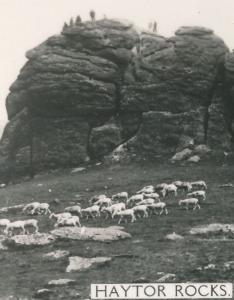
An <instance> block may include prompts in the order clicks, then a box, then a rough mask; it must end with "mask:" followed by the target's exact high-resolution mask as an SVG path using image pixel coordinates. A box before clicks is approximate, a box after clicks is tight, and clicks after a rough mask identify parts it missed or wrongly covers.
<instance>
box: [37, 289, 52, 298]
mask: <svg viewBox="0 0 234 300" xmlns="http://www.w3.org/2000/svg"><path fill="white" fill-rule="evenodd" d="M53 293H54V291H52V290H50V289H40V290H37V291H36V292H35V293H34V295H33V297H34V298H36V299H48V297H49V296H50V295H51V294H53Z"/></svg>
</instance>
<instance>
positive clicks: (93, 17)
mask: <svg viewBox="0 0 234 300" xmlns="http://www.w3.org/2000/svg"><path fill="white" fill-rule="evenodd" d="M89 15H90V18H91V21H92V22H93V23H94V22H95V19H96V16H95V15H96V14H95V11H94V10H93V9H92V10H90V13H89Z"/></svg>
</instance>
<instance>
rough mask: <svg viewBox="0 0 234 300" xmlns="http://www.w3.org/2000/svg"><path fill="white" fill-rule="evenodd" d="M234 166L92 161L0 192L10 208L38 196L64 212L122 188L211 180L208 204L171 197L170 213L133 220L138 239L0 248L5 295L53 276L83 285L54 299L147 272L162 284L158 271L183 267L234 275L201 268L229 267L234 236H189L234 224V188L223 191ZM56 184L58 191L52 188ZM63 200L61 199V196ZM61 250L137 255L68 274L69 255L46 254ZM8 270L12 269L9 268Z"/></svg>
mask: <svg viewBox="0 0 234 300" xmlns="http://www.w3.org/2000/svg"><path fill="white" fill-rule="evenodd" d="M233 174H234V167H224V166H223V167H221V166H212V165H197V166H180V167H178V166H174V165H163V164H153V163H151V164H149V163H145V164H132V165H125V166H120V165H114V166H111V167H103V166H92V167H90V168H88V169H86V170H85V171H83V172H80V173H75V174H71V173H70V170H66V171H58V172H54V173H51V174H47V175H38V176H37V177H36V178H35V179H33V180H31V181H28V182H24V183H21V184H16V185H11V186H8V187H7V188H4V189H1V190H0V201H1V203H0V206H1V207H4V206H8V205H14V204H20V203H28V202H31V201H32V198H33V199H34V200H35V201H39V202H44V201H46V202H48V203H51V206H52V210H53V211H56V212H58V211H62V210H63V208H64V207H66V206H68V205H70V204H71V203H72V202H76V201H79V202H80V203H81V204H82V206H88V203H87V200H88V199H89V198H90V197H91V196H93V195H94V194H99V193H100V194H101V193H102V194H103V193H106V194H107V195H112V194H114V193H116V192H120V191H128V192H129V193H133V192H135V191H136V190H138V189H140V188H141V187H142V186H144V185H149V184H154V185H155V184H157V183H161V182H170V181H174V180H189V181H192V180H200V179H201V180H205V181H206V182H207V184H208V190H207V200H206V201H205V202H204V203H202V204H201V210H200V211H198V210H196V211H189V212H186V211H185V210H183V209H181V208H180V207H179V206H178V199H179V198H180V197H178V199H175V198H167V199H166V202H167V204H168V210H169V214H168V215H167V216H160V217H159V216H151V217H150V218H148V219H138V220H137V222H136V223H132V224H126V225H124V226H125V229H126V231H127V232H129V233H130V234H131V235H132V239H130V240H125V241H118V242H112V243H99V242H85V241H57V242H56V243H54V244H52V245H50V246H44V247H41V248H30V249H21V250H19V249H11V250H8V251H1V250H0V262H1V270H2V272H1V273H0V295H1V297H2V298H0V299H4V297H5V296H9V295H17V296H22V297H23V296H25V297H28V299H31V298H32V295H33V293H34V292H35V291H36V290H37V289H40V288H43V287H45V285H46V283H47V282H48V281H49V280H52V279H59V278H71V279H75V280H76V281H77V285H75V286H73V287H72V288H71V287H69V288H68V287H67V288H54V289H53V290H54V291H55V294H53V295H52V296H51V299H77V297H76V296H75V294H76V293H77V292H78V293H80V295H81V299H85V298H88V295H89V288H90V283H98V282H100V283H101V282H102V283H103V282H104V283H107V282H109V283H120V282H121V283H124V282H126V283H129V282H133V281H135V280H136V279H137V278H139V277H145V279H146V280H149V281H151V282H154V281H155V280H156V279H157V278H159V277H160V276H159V275H158V274H157V273H158V272H165V273H175V274H176V276H177V281H183V282H186V281H189V280H192V281H197V282H199V281H200V282H211V281H216V282H220V281H223V280H224V281H228V282H232V281H233V280H234V273H233V272H223V271H222V270H221V268H220V271H217V270H216V271H212V270H206V271H202V272H198V271H196V270H195V269H196V268H197V267H199V266H205V265H207V264H210V263H213V264H215V265H217V266H222V265H223V263H224V262H226V261H231V260H234V253H233V244H234V240H233V242H217V241H200V240H198V239H197V238H195V237H192V236H190V235H189V233H188V231H189V229H190V228H191V227H192V226H196V225H200V224H207V223H215V222H223V223H232V222H233V211H234V189H233V188H226V189H221V188H219V187H218V186H219V185H220V184H223V183H228V182H233ZM49 189H51V192H49ZM55 198H58V199H59V200H60V202H59V203H55V202H53V200H54V199H55ZM0 217H1V218H5V217H7V218H9V219H11V220H16V219H24V218H25V215H22V214H20V213H18V214H15V215H14V214H1V216H0ZM37 218H38V220H39V226H40V231H41V232H47V231H49V230H51V229H52V228H53V222H51V221H50V220H48V217H45V216H40V217H37ZM81 222H82V225H85V226H108V225H112V224H116V223H117V221H116V220H115V221H112V220H108V221H104V220H102V219H96V220H92V221H91V220H89V221H86V220H83V219H82V220H81ZM174 231H175V232H176V233H178V234H181V235H184V236H185V237H186V238H185V239H184V240H182V241H177V242H169V241H165V240H164V239H163V238H164V236H165V235H166V234H168V233H172V232H174ZM56 249H65V250H69V251H70V254H71V256H76V255H78V256H84V257H94V256H114V255H116V254H130V255H132V256H129V257H119V258H115V259H113V260H112V261H111V262H110V263H109V264H108V265H105V266H104V267H99V268H92V269H90V270H87V271H83V272H74V273H65V269H66V267H67V265H68V259H62V260H61V261H57V262H48V261H45V260H43V258H42V255H43V254H44V253H48V252H51V251H54V250H56ZM3 270H4V271H3Z"/></svg>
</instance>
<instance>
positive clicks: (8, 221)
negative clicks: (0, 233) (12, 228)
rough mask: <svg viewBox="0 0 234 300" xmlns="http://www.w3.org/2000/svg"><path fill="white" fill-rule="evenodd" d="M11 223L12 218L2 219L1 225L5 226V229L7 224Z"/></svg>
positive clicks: (0, 220)
mask: <svg viewBox="0 0 234 300" xmlns="http://www.w3.org/2000/svg"><path fill="white" fill-rule="evenodd" d="M9 223H10V220H8V219H0V227H3V230H5V228H6V226H7V225H8V224H9Z"/></svg>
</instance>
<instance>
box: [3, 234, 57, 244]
mask: <svg viewBox="0 0 234 300" xmlns="http://www.w3.org/2000/svg"><path fill="white" fill-rule="evenodd" d="M55 239H56V238H55V236H53V235H51V234H48V233H37V234H27V235H26V234H24V235H23V234H20V235H15V236H12V237H11V238H8V239H6V240H5V241H4V243H5V244H6V245H7V246H9V247H10V246H12V247H20V246H27V247H30V246H44V245H49V244H52V243H54V242H55Z"/></svg>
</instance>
